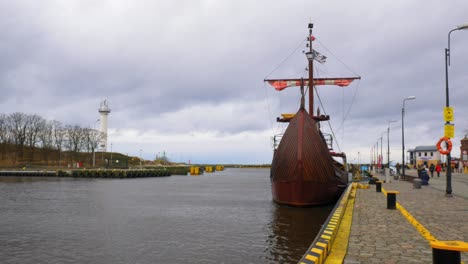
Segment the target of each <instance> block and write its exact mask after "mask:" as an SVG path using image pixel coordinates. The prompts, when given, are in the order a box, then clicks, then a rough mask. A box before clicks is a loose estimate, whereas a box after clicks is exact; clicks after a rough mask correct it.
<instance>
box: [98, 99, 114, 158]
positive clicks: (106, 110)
mask: <svg viewBox="0 0 468 264" xmlns="http://www.w3.org/2000/svg"><path fill="white" fill-rule="evenodd" d="M110 112H111V110H110V108H109V106H108V105H107V100H104V101H102V102H101V106H100V107H99V114H101V132H102V134H103V137H102V141H101V145H100V147H101V151H105V152H107V116H108V115H109V113H110Z"/></svg>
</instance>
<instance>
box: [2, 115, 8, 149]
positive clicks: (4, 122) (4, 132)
mask: <svg viewBox="0 0 468 264" xmlns="http://www.w3.org/2000/svg"><path fill="white" fill-rule="evenodd" d="M7 137H8V127H7V116H6V115H5V114H0V143H6V142H7V141H8V138H7Z"/></svg>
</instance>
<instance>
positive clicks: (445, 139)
mask: <svg viewBox="0 0 468 264" xmlns="http://www.w3.org/2000/svg"><path fill="white" fill-rule="evenodd" d="M444 141H445V143H446V144H447V149H446V150H443V149H442V147H441V146H440V145H441V144H442V142H444ZM436 146H437V150H439V152H440V154H442V155H447V154H449V153H450V151H452V141H450V138H448V137H441V138H440V139H439V141H438V142H437V145H436Z"/></svg>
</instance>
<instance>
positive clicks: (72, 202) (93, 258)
mask: <svg viewBox="0 0 468 264" xmlns="http://www.w3.org/2000/svg"><path fill="white" fill-rule="evenodd" d="M331 209H332V206H327V207H322V208H308V209H301V208H291V207H281V206H278V205H276V204H274V203H273V202H272V201H271V193H270V182H269V170H267V169H226V170H225V171H223V172H216V173H213V174H205V175H202V176H197V177H195V176H192V177H184V176H171V177H163V178H144V179H124V180H119V179H69V178H62V179H58V178H28V177H0V245H1V246H0V260H1V263H113V264H114V263H295V262H297V260H298V259H300V258H301V256H302V255H303V254H304V252H305V251H306V250H307V248H308V247H309V245H310V243H311V242H312V241H313V239H314V237H315V234H316V233H317V232H318V230H319V229H320V225H321V223H323V221H324V220H325V219H326V218H327V216H328V213H329V212H330V211H331Z"/></svg>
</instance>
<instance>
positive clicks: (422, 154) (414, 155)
mask: <svg viewBox="0 0 468 264" xmlns="http://www.w3.org/2000/svg"><path fill="white" fill-rule="evenodd" d="M467 143H468V141H467ZM408 153H409V164H411V165H412V166H413V167H416V166H417V165H419V164H422V165H425V166H426V167H429V166H430V165H431V164H434V165H437V164H438V163H440V162H441V155H440V153H439V151H438V150H437V147H436V146H417V147H416V148H414V149H410V150H408Z"/></svg>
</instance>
